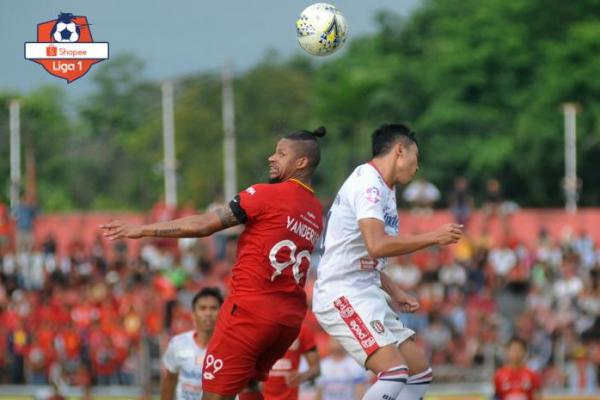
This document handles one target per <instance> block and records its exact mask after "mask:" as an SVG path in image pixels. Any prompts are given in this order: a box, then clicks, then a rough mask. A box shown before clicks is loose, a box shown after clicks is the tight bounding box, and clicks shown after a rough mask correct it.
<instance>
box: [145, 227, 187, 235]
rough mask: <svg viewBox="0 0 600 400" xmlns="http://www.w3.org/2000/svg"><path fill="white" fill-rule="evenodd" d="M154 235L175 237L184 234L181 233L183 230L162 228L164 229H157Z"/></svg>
mask: <svg viewBox="0 0 600 400" xmlns="http://www.w3.org/2000/svg"><path fill="white" fill-rule="evenodd" d="M153 233H154V234H153V235H152V236H160V237H173V236H176V235H177V234H180V233H182V232H181V228H162V229H155V230H154V232H153Z"/></svg>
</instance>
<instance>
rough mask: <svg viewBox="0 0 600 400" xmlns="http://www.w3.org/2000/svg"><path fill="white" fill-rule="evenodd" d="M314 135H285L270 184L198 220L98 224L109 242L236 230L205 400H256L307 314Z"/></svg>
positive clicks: (315, 212) (315, 225)
mask: <svg viewBox="0 0 600 400" xmlns="http://www.w3.org/2000/svg"><path fill="white" fill-rule="evenodd" d="M325 133H326V131H325V128H319V129H317V130H316V131H315V132H312V133H311V132H308V131H299V132H294V133H291V134H289V135H287V136H285V137H284V138H282V139H281V140H279V142H278V143H277V146H276V149H275V153H274V154H273V155H271V156H270V157H269V160H268V161H269V178H270V181H271V184H256V185H253V186H251V187H249V188H248V189H246V190H244V191H242V192H240V193H239V195H238V196H236V197H235V198H234V199H233V200H232V201H231V202H230V203H229V204H228V205H226V206H224V207H223V208H220V209H217V210H215V211H214V212H208V213H204V214H201V215H194V216H189V217H185V218H180V219H177V220H174V221H166V222H159V223H154V224H149V225H141V226H140V225H131V224H127V223H124V222H121V221H114V222H111V223H109V224H106V225H101V228H102V229H103V230H104V231H105V233H104V235H105V236H106V237H108V238H109V239H111V240H116V239H119V238H132V239H137V238H141V237H145V236H154V237H172V238H181V237H201V236H208V235H211V234H213V233H215V232H218V231H220V230H223V229H226V228H229V227H231V226H234V225H238V224H245V229H244V232H243V233H242V235H241V236H240V239H239V242H238V252H237V260H236V263H235V265H234V266H233V270H232V279H231V288H230V296H229V297H228V298H227V299H226V300H225V303H224V304H223V306H222V307H221V313H220V314H219V319H218V321H217V325H216V327H215V331H214V333H213V337H212V339H211V341H210V343H209V344H208V349H207V352H206V357H205V359H204V365H203V368H202V370H203V379H202V387H203V389H204V394H203V397H202V398H203V399H204V400H221V399H234V397H235V395H236V394H238V393H239V394H240V399H241V400H248V399H262V395H261V394H260V392H259V391H258V386H257V385H256V381H264V380H265V379H266V378H267V376H268V373H269V370H270V369H271V367H272V366H273V364H274V363H275V361H277V360H278V359H279V358H281V357H282V356H283V355H284V354H285V352H286V351H287V349H288V348H289V347H290V345H291V344H292V342H293V341H294V340H295V339H296V337H297V336H298V334H299V332H300V326H301V324H302V320H303V319H304V315H305V313H306V308H307V307H306V294H305V293H304V289H303V287H304V283H305V281H306V272H307V270H308V267H309V265H310V254H311V252H312V251H313V248H314V246H315V244H316V242H317V240H318V238H319V236H320V234H321V231H322V228H323V211H322V207H321V204H320V203H319V200H318V199H317V197H316V196H315V194H314V191H313V189H312V188H311V187H310V182H311V178H312V176H313V173H314V170H315V168H316V167H317V165H318V164H319V161H320V151H319V144H318V142H317V137H322V136H324V135H325ZM244 388H246V389H244Z"/></svg>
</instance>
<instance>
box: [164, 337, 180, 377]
mask: <svg viewBox="0 0 600 400" xmlns="http://www.w3.org/2000/svg"><path fill="white" fill-rule="evenodd" d="M162 363H163V365H164V367H165V369H166V370H167V371H169V372H171V373H173V374H177V373H179V366H178V365H177V361H176V357H175V346H174V345H173V340H170V341H169V345H168V346H167V350H166V351H165V354H164V355H163V359H162Z"/></svg>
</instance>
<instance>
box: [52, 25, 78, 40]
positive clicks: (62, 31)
mask: <svg viewBox="0 0 600 400" xmlns="http://www.w3.org/2000/svg"><path fill="white" fill-rule="evenodd" d="M77 31H78V29H77V24H75V22H69V23H68V24H65V23H64V22H59V23H58V24H56V31H55V32H54V35H52V37H53V38H54V40H55V41H56V42H59V43H74V42H76V41H78V40H79V33H77Z"/></svg>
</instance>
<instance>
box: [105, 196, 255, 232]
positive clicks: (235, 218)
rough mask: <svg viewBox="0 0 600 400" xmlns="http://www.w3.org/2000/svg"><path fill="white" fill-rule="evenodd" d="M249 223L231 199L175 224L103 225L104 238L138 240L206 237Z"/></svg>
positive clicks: (169, 222)
mask: <svg viewBox="0 0 600 400" xmlns="http://www.w3.org/2000/svg"><path fill="white" fill-rule="evenodd" d="M245 222H246V217H245V213H244V210H243V209H242V208H241V207H240V206H239V201H237V202H236V199H234V200H232V201H231V202H230V203H229V204H227V205H225V206H223V207H220V208H218V209H217V210H215V211H211V212H207V213H204V214H199V215H192V216H189V217H184V218H179V219H175V220H172V221H165V222H156V223H153V224H147V225H135V224H129V223H126V222H123V221H113V222H110V223H108V224H105V225H100V228H101V229H102V230H103V231H104V236H106V237H107V238H108V239H110V240H116V239H121V238H129V239H139V238H142V237H166V238H183V237H204V236H209V235H212V234H213V233H215V232H218V231H221V230H223V229H226V228H229V227H231V226H235V225H239V224H241V223H245Z"/></svg>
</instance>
